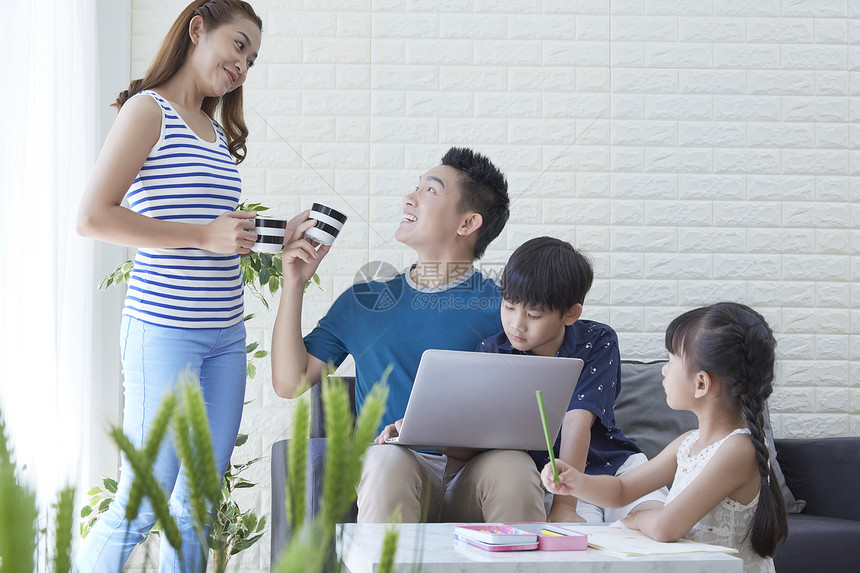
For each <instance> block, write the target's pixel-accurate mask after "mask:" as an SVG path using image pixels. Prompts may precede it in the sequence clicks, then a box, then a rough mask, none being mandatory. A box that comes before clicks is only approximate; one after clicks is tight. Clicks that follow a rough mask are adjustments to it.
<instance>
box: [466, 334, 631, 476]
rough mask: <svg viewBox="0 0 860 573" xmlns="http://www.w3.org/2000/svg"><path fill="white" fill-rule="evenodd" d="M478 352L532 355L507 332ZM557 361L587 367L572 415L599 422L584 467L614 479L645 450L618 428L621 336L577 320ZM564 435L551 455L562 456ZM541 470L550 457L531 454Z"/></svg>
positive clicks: (593, 429)
mask: <svg viewBox="0 0 860 573" xmlns="http://www.w3.org/2000/svg"><path fill="white" fill-rule="evenodd" d="M477 350H478V352H497V353H500V354H532V352H531V351H528V352H521V351H519V350H517V349H516V348H514V347H513V345H511V343H510V341H509V340H508V337H507V336H506V335H505V333H504V331H502V332H500V333H498V334H496V335H495V336H492V337H490V338H488V339H486V340H484V341H483V342H481V344H480V345H479V346H478V348H477ZM556 356H560V357H565V358H581V359H582V360H583V361H584V362H585V366H584V367H583V369H582V374H581V375H580V377H579V380H578V381H577V383H576V388H575V389H574V391H573V397H572V398H571V400H570V405H569V406H568V407H567V410H568V412H569V411H571V410H577V409H580V410H588V411H589V412H591V413H592V414H594V415H595V416H596V417H597V419H596V420H594V424H592V426H591V443H590V445H589V448H588V458H587V459H586V462H585V473H587V474H594V475H614V474H615V472H617V471H618V468H620V467H621V465H622V464H623V463H624V462H625V461H626V460H627V458H628V457H630V455H631V454H634V453H638V452H640V451H641V450H640V449H639V447H638V446H637V445H636V444H635V443H633V441H632V440H630V439H629V438H627V437H626V436H625V435H624V434H623V433H622V432H621V429H620V428H618V427H617V426H616V425H615V398H616V397H617V396H618V394H619V393H620V392H621V356H620V354H619V352H618V336H617V335H616V334H615V331H614V330H612V328H610V327H609V326H607V325H605V324H601V323H599V322H594V321H591V320H577V321H576V322H574V323H573V324H572V325H570V326H568V327H567V328H566V329H565V333H564V340H563V341H562V343H561V346H560V347H559V349H558V352H557V353H556ZM560 446H561V435H560V434H559V437H558V439H557V440H556V442H555V446H554V447H553V450H554V451H555V455H556V457H558V455H559V448H560ZM529 455H530V456H531V457H532V458H533V459H534V460H535V464H536V465H537V467H538V470H541V469H543V467H544V466H545V465H546V464H547V462H549V456H548V455H547V452H546V451H532V452H529Z"/></svg>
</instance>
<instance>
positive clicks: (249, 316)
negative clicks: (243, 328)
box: [242, 312, 257, 322]
mask: <svg viewBox="0 0 860 573" xmlns="http://www.w3.org/2000/svg"><path fill="white" fill-rule="evenodd" d="M255 316H257V315H256V314H255V313H253V312H252V313H251V314H249V315H246V316H245V318H243V319H242V321H243V322H244V321H247V320H251V319H252V318H254V317H255Z"/></svg>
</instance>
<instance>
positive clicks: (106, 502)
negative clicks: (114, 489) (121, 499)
mask: <svg viewBox="0 0 860 573" xmlns="http://www.w3.org/2000/svg"><path fill="white" fill-rule="evenodd" d="M112 501H113V500H112V499H105V500H102V502H101V503H100V504H99V513H104V512H106V511H107V510H108V508H109V507H110V504H111V502H112Z"/></svg>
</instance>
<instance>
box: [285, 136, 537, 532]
mask: <svg viewBox="0 0 860 573" xmlns="http://www.w3.org/2000/svg"><path fill="white" fill-rule="evenodd" d="M509 203H510V200H509V199H508V193H507V182H506V180H505V177H504V175H503V174H502V172H501V171H499V169H498V168H496V167H495V166H494V165H493V164H492V163H491V162H490V161H489V160H488V159H487V158H486V157H484V156H482V155H480V154H478V153H475V152H473V151H471V150H469V149H461V148H451V149H450V150H449V151H448V153H446V154H445V156H444V157H443V158H442V164H441V165H439V166H436V167H433V168H432V169H430V170H429V171H427V172H426V173H424V175H422V176H421V177H420V179H419V181H418V185H417V186H416V188H415V190H414V191H412V192H411V193H409V194H408V195H407V196H406V198H405V200H404V208H403V216H402V219H401V221H400V226H399V227H398V229H397V231H396V232H395V238H396V239H397V240H398V241H400V242H401V243H403V244H405V245H407V246H408V247H410V248H412V249H413V250H414V251H415V253H416V255H417V262H416V263H415V264H413V265H411V266H410V267H409V268H407V269H406V270H405V271H404V272H402V273H400V274H397V275H396V276H394V277H393V278H390V279H385V280H376V281H370V282H367V283H361V284H356V285H353V286H352V287H351V288H349V289H347V290H346V291H345V292H344V293H343V294H341V295H340V297H339V298H338V299H337V300H336V301H335V302H334V304H333V305H332V307H331V308H330V309H329V311H328V313H327V314H326V315H325V316H324V317H323V318H322V319H321V320H320V321H319V324H318V325H317V327H316V328H314V330H313V331H312V332H311V333H310V334H308V335H307V336H306V337H304V339H302V336H301V309H302V298H303V293H304V285H305V283H306V282H307V280H308V279H309V278H310V277H311V276H313V273H314V272H315V271H316V269H317V267H318V266H319V264H320V261H321V260H322V259H323V257H324V256H325V255H326V253H328V251H329V248H330V247H328V246H317V245H314V244H312V243H311V242H310V241H308V240H306V239H305V238H304V237H303V233H304V231H305V230H306V229H307V228H309V227H310V226H312V224H313V222H312V221H306V222H302V223H301V224H300V225H298V227H296V229H295V231H294V232H293V233H292V234H291V236H290V237H289V238H287V239H285V241H286V242H287V244H286V246H285V248H284V252H283V269H284V271H283V272H284V287H283V289H282V290H281V300H280V307H279V309H278V315H277V318H276V321H275V326H274V334H273V338H272V383H273V385H274V387H275V391H276V392H277V393H278V395H279V396H283V397H286V398H290V397H293V396H294V394H295V392H296V390H297V388H298V387H299V385H300V384H301V382H302V379H303V378H304V379H306V380H307V382H308V383H309V384H314V383H316V382H318V381H319V379H320V376H321V374H322V372H323V369H324V367H325V366H326V363H328V362H332V363H333V364H335V365H339V364H340V363H341V362H343V360H344V359H345V358H346V356H347V355H350V354H351V355H352V356H353V358H354V359H355V368H356V380H355V403H356V408H358V409H360V408H361V405H362V403H363V400H364V397H365V396H366V394H367V393H368V392H369V391H370V389H371V387H372V386H373V384H374V383H376V381H377V380H379V379H380V377H381V376H382V373H383V372H384V371H385V369H386V368H387V367H388V366H389V365H392V366H393V370H392V372H391V374H390V376H389V378H388V385H389V387H390V393H389V398H388V404H387V411H386V413H385V415H384V417H383V420H382V424H381V426H383V427H386V428H390V429H389V430H388V431H389V433H390V431H391V430H393V423H394V421H395V420H399V419H401V418H403V414H404V412H405V410H406V403H407V401H408V399H409V393H410V391H411V389H412V382H413V380H414V379H415V374H416V372H417V370H418V363H419V361H420V359H421V354H422V353H423V352H424V351H425V350H427V349H429V348H440V349H447V350H473V349H474V348H475V346H477V344H478V343H479V342H480V341H481V340H483V339H484V338H486V337H487V336H490V335H491V334H493V333H494V332H497V331H498V330H499V329H500V328H501V323H500V321H499V311H498V308H499V302H500V300H501V299H500V296H499V289H498V287H497V285H496V284H495V283H494V282H492V281H491V280H489V279H487V278H485V277H484V276H482V275H481V273H480V272H479V271H477V270H476V269H475V268H474V267H473V262H474V261H475V260H476V259H479V258H480V257H481V256H482V255H483V253H484V251H485V250H486V248H487V245H489V244H490V242H492V241H493V240H494V239H495V238H496V237H497V236H498V235H499V233H500V232H501V231H502V229H503V228H504V226H505V223H506V222H507V219H508V216H509ZM467 457H468V456H460V455H459V454H457V453H455V452H450V455H445V454H437V453H432V452H431V453H428V452H417V451H413V450H409V449H406V448H401V447H400V446H393V445H378V446H372V447H370V448H369V449H368V451H367V456H366V459H365V464H364V469H363V473H362V477H361V481H360V483H359V486H358V521H359V522H387V521H390V520H391V516H392V513H393V512H394V510H395V508H397V507H398V506H399V507H400V511H401V519H402V520H403V521H404V522H417V521H419V520H421V519H422V518H425V517H426V519H427V520H430V521H436V520H442V521H473V522H475V521H493V522H494V521H543V520H544V519H545V518H546V513H545V511H544V508H543V490H542V488H541V485H540V477H539V475H538V472H537V470H536V468H535V466H534V462H533V461H532V460H531V458H529V456H528V455H527V454H526V453H525V452H520V451H508V450H494V451H489V452H484V453H481V454H478V455H476V456H474V457H472V458H471V459H466V458H467Z"/></svg>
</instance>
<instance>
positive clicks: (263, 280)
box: [260, 268, 272, 286]
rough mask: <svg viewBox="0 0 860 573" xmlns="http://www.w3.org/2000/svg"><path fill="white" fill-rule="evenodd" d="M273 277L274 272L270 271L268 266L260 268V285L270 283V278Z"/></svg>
mask: <svg viewBox="0 0 860 573" xmlns="http://www.w3.org/2000/svg"><path fill="white" fill-rule="evenodd" d="M271 277H272V273H271V272H269V269H268V268H262V269H260V286H264V285H266V284H268V282H269V279H270V278H271Z"/></svg>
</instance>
